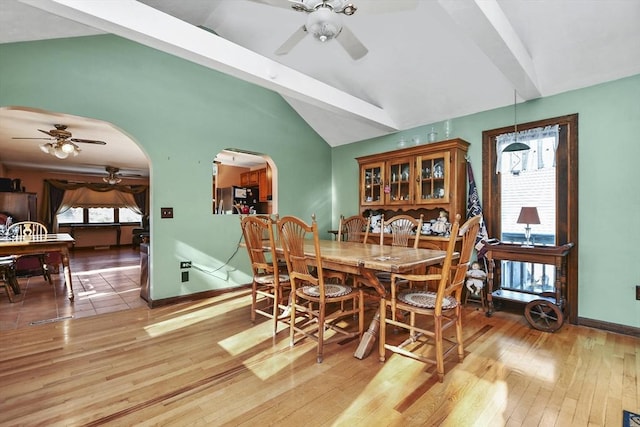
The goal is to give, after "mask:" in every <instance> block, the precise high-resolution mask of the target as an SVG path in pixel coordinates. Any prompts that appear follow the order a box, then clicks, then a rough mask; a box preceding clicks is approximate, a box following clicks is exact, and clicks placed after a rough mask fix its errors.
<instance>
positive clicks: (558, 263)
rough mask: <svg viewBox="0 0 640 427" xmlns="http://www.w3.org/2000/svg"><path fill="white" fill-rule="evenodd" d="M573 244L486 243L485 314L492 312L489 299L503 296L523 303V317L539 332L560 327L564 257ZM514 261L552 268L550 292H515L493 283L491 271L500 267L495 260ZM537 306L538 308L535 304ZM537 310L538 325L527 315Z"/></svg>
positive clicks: (561, 321)
mask: <svg viewBox="0 0 640 427" xmlns="http://www.w3.org/2000/svg"><path fill="white" fill-rule="evenodd" d="M572 247H573V243H567V244H565V245H562V246H546V245H545V246H532V247H526V246H522V245H517V244H510V243H498V244H494V245H489V246H488V248H489V249H488V251H487V253H486V257H487V261H488V270H489V271H487V284H488V292H487V305H488V310H487V314H486V315H487V317H490V316H491V315H492V314H493V311H494V306H493V299H494V298H498V299H505V300H510V301H516V302H521V303H524V304H527V307H526V308H525V316H526V318H527V320H528V321H529V323H530V324H531V326H533V327H534V328H536V329H540V330H543V331H548V332H552V331H554V330H557V329H558V328H560V326H562V323H563V321H564V314H563V307H564V305H565V301H564V300H565V298H566V287H567V272H566V257H567V255H568V254H569V251H570V250H571V248H572ZM500 260H505V261H516V262H526V263H531V264H547V265H552V266H554V267H555V283H554V291H553V292H542V293H532V292H526V291H523V292H519V291H517V290H509V289H502V287H501V286H495V284H494V278H495V271H496V270H498V271H500V267H496V263H495V261H500ZM535 306H538V307H535ZM532 309H533V310H534V312H535V313H539V314H540V315H541V316H542V317H544V318H543V319H542V320H543V321H544V322H543V323H542V324H540V323H539V322H537V321H536V320H539V319H537V315H536V316H534V317H536V319H533V318H531V316H530V315H529V314H528V313H529V312H530V311H531V310H532Z"/></svg>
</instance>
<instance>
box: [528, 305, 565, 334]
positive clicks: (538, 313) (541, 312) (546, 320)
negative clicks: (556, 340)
mask: <svg viewBox="0 0 640 427" xmlns="http://www.w3.org/2000/svg"><path fill="white" fill-rule="evenodd" d="M524 317H526V318H527V322H529V324H530V325H531V326H532V327H533V328H535V329H538V330H539V331H544V332H555V331H557V330H558V329H560V327H561V326H562V323H563V322H564V315H563V314H562V310H560V307H558V306H557V305H555V304H553V303H551V302H549V301H547V300H544V299H538V300H533V301H531V302H530V303H529V304H527V305H526V307H525V308H524Z"/></svg>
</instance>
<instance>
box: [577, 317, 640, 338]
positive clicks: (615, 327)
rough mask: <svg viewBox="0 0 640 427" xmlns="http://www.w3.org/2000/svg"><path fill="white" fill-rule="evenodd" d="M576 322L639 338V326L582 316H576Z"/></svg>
mask: <svg viewBox="0 0 640 427" xmlns="http://www.w3.org/2000/svg"><path fill="white" fill-rule="evenodd" d="M577 324H578V325H580V326H587V327H590V328H596V329H602V330H605V331H609V332H616V333H618V334H623V335H631V336H632V337H637V338H640V328H634V327H633V326H627V325H620V324H618V323H610V322H603V321H602V320H594V319H587V318H584V317H578V321H577Z"/></svg>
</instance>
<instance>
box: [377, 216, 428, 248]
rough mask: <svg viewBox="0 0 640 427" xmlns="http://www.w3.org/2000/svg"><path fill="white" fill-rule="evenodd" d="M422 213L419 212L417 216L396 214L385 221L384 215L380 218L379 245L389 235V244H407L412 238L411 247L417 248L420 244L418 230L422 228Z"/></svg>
mask: <svg viewBox="0 0 640 427" xmlns="http://www.w3.org/2000/svg"><path fill="white" fill-rule="evenodd" d="M423 218H424V215H422V214H420V217H419V218H414V217H412V216H410V215H396V216H394V217H392V218H389V219H388V220H386V221H385V219H384V215H383V216H382V219H381V220H380V224H381V226H382V227H381V230H380V245H384V244H385V237H388V236H390V237H391V246H405V247H408V246H409V242H410V241H411V240H412V239H413V245H412V246H413V247H414V248H417V247H418V245H419V244H420V230H421V228H422V220H423Z"/></svg>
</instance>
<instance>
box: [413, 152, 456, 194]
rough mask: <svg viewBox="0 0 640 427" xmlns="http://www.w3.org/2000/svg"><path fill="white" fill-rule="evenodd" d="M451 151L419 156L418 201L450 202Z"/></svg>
mask: <svg viewBox="0 0 640 427" xmlns="http://www.w3.org/2000/svg"><path fill="white" fill-rule="evenodd" d="M449 159H450V156H449V153H448V152H447V153H435V154H432V155H426V156H420V157H418V162H417V168H418V171H417V172H419V174H420V177H419V178H418V194H417V199H418V200H417V201H416V203H420V204H436V203H449V181H450V179H449V178H450V177H449V174H450V173H451V172H450V166H449V165H450V164H451V163H450V160H449Z"/></svg>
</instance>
